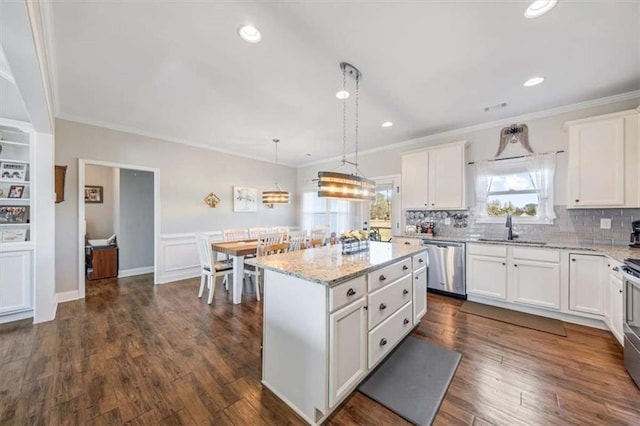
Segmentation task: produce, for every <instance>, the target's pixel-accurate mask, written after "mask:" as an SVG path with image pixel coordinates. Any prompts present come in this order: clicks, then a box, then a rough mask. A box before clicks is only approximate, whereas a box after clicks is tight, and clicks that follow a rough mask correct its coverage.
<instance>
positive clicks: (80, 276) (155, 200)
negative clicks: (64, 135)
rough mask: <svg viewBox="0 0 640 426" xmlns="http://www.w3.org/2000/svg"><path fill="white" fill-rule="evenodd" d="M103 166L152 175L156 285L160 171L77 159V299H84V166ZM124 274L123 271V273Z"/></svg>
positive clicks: (158, 245)
mask: <svg viewBox="0 0 640 426" xmlns="http://www.w3.org/2000/svg"><path fill="white" fill-rule="evenodd" d="M86 165H92V166H103V167H112V168H118V169H129V170H140V171H143V172H151V173H153V271H151V272H153V274H154V277H153V283H154V284H158V282H157V279H158V249H159V247H160V169H157V168H153V167H145V166H137V165H133V164H123V163H111V162H108V161H98V160H88V159H84V158H79V159H78V297H79V298H81V299H83V298H84V297H85V265H84V262H85V259H84V256H85V254H84V244H85V241H84V236H85V226H86V225H85V217H86V216H85V204H84V185H85V166H86ZM123 272H124V271H123Z"/></svg>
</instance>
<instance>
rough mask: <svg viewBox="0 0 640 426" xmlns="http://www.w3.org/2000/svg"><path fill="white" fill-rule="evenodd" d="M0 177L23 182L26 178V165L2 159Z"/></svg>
mask: <svg viewBox="0 0 640 426" xmlns="http://www.w3.org/2000/svg"><path fill="white" fill-rule="evenodd" d="M0 179H2V180H9V181H15V182H24V181H25V180H27V165H26V164H22V163H11V162H8V161H3V162H2V163H0Z"/></svg>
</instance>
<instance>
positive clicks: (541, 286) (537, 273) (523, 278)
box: [512, 260, 560, 309]
mask: <svg viewBox="0 0 640 426" xmlns="http://www.w3.org/2000/svg"><path fill="white" fill-rule="evenodd" d="M512 276H513V286H512V288H513V291H514V294H513V300H514V302H518V303H523V304H526V305H533V306H542V307H545V308H552V309H560V265H559V264H558V263H549V262H536V261H531V260H514V261H513V275H512Z"/></svg>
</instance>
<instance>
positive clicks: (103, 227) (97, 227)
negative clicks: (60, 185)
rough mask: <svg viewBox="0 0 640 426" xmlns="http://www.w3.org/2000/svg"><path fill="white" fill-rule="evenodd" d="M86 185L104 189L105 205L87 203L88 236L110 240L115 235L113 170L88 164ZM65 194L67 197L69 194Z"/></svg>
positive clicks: (85, 177)
mask: <svg viewBox="0 0 640 426" xmlns="http://www.w3.org/2000/svg"><path fill="white" fill-rule="evenodd" d="M84 173H85V176H84V183H85V185H90V186H102V187H103V197H104V198H103V201H104V202H103V203H100V204H94V203H85V205H84V209H85V219H86V221H87V236H88V237H89V238H90V239H96V238H108V237H110V236H111V235H113V233H114V232H115V231H114V228H113V214H114V211H113V208H114V207H113V169H112V168H111V167H103V166H94V165H90V164H87V166H86V167H85V170H84ZM68 192H69V191H66V192H65V197H66V196H67V193H68Z"/></svg>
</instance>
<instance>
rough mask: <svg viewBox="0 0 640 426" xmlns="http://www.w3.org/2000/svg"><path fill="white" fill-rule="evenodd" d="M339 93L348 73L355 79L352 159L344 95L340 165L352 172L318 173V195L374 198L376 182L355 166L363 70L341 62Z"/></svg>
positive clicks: (359, 198)
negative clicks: (352, 159)
mask: <svg viewBox="0 0 640 426" xmlns="http://www.w3.org/2000/svg"><path fill="white" fill-rule="evenodd" d="M340 69H341V70H342V92H347V75H349V77H351V78H353V79H354V80H355V89H356V96H355V161H348V160H347V99H348V96H347V97H344V98H343V99H342V162H341V163H342V164H340V166H338V167H337V168H338V169H339V168H340V167H344V166H347V165H350V166H353V173H341V172H337V171H321V172H318V197H321V198H334V199H339V200H350V201H372V200H373V199H374V197H375V186H376V183H375V181H373V180H371V179H367V178H365V177H363V176H362V173H361V172H360V169H358V101H359V91H360V80H361V79H362V73H360V71H359V70H358V69H357V68H356V67H354V66H353V65H351V64H348V63H346V62H341V63H340ZM347 93H348V92H347Z"/></svg>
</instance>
